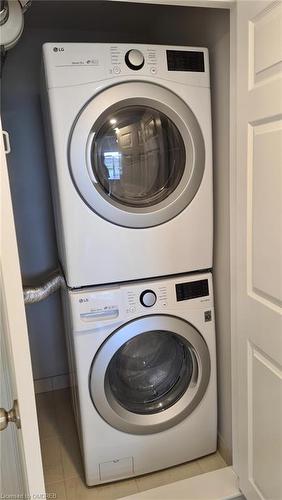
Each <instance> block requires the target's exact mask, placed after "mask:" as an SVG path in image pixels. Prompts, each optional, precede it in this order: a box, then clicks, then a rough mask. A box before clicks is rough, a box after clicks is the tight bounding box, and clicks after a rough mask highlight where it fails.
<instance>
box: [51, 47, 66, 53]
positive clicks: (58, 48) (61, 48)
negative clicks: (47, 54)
mask: <svg viewBox="0 0 282 500" xmlns="http://www.w3.org/2000/svg"><path fill="white" fill-rule="evenodd" d="M64 50H65V49H64V47H54V48H53V52H64Z"/></svg>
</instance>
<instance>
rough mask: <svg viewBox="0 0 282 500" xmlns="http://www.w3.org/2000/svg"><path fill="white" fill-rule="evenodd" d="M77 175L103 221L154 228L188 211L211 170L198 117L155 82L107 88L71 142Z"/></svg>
mask: <svg viewBox="0 0 282 500" xmlns="http://www.w3.org/2000/svg"><path fill="white" fill-rule="evenodd" d="M69 165H70V170H71V178H72V180H73V182H74V184H75V187H76V189H77V191H78V193H79V195H80V196H81V197H82V198H83V200H84V201H85V202H86V203H87V204H88V206H89V207H90V208H91V209H92V210H93V211H94V212H96V213H97V214H98V215H100V216H101V217H102V218H103V219H106V220H107V221H109V222H112V223H114V224H117V225H120V226H124V227H132V228H146V227H152V226H157V225H159V224H163V223H165V222H167V221H169V220H171V219H172V218H173V217H175V216H177V215H178V214H179V213H181V212H182V211H183V210H184V209H185V208H186V207H187V206H188V205H189V203H191V201H192V200H193V198H194V197H195V195H196V193H197V191H198V189H199V187H200V184H201V181H202V177H203V174H204V169H205V144H204V139H203V135H202V132H201V129H200V126H199V124H198V121H197V119H196V117H195V115H194V114H193V112H192V111H191V109H190V108H189V107H188V106H187V104H185V102H184V101H182V99H180V97H178V96H176V95H175V94H174V93H173V92H171V91H169V90H168V89H165V88H164V87H161V86H159V85H156V84H153V83H147V82H136V81H135V82H130V83H121V84H118V85H115V86H113V87H109V88H107V89H106V90H103V91H101V92H100V93H99V94H98V95H96V96H95V97H94V98H93V99H92V100H90V101H89V102H88V103H87V104H86V106H85V107H84V108H83V110H82V111H81V113H80V114H79V116H78V117H77V120H76V122H75V124H74V127H73V130H72V133H71V136H70V142H69Z"/></svg>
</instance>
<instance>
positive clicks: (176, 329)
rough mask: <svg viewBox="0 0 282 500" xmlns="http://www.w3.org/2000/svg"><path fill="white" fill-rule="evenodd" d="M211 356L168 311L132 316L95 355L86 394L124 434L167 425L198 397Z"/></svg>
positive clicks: (188, 410) (193, 332)
mask: <svg viewBox="0 0 282 500" xmlns="http://www.w3.org/2000/svg"><path fill="white" fill-rule="evenodd" d="M209 378H210V356H209V351H208V347H207V345H206V342H205V341H204V339H203V337H202V336H201V334H200V333H199V332H198V331H197V330H196V329H195V328H194V327H193V326H192V325H191V324H190V323H188V322H187V321H184V320H182V319H180V318H176V317H174V316H169V315H152V316H145V317H143V318H139V319H136V320H133V321H131V322H129V323H127V324H126V325H124V326H122V327H121V328H119V329H117V330H116V331H115V332H114V333H113V334H112V335H111V336H110V337H109V338H108V339H107V340H106V341H105V342H104V343H103V344H102V346H101V347H100V349H99V351H98V352H97V354H96V356H95V357H94V360H93V363H92V366H91V370H90V374H89V389H90V395H91V398H92V401H93V404H94V405H95V407H96V409H97V411H98V413H99V414H100V415H101V416H102V418H104V419H105V420H106V421H107V422H108V423H109V424H110V425H112V426H113V427H115V428H117V429H120V430H122V431H124V432H132V433H136V434H148V433H152V432H159V431H161V430H163V429H167V428H169V427H171V426H173V425H175V424H176V423H177V422H179V421H181V420H182V419H183V418H185V417H186V416H187V415H189V414H190V413H191V412H192V411H193V410H194V409H195V408H196V407H197V405H198V404H199V403H200V401H201V400H202V398H203V396H204V394H205V391H206V388H207V385H208V382H209Z"/></svg>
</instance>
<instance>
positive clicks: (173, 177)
mask: <svg viewBox="0 0 282 500" xmlns="http://www.w3.org/2000/svg"><path fill="white" fill-rule="evenodd" d="M185 162H186V154H185V146H184V142H183V139H182V137H181V134H180V132H179V130H178V129H177V127H176V126H175V124H174V123H173V122H172V120H171V119H170V118H168V117H167V116H166V115H165V114H164V113H161V112H160V111H157V110H155V109H153V108H150V107H147V106H128V107H125V108H122V109H119V110H118V111H116V112H114V113H112V114H110V115H106V116H104V117H103V121H102V123H100V124H99V126H97V127H95V135H94V138H93V142H92V148H91V166H92V169H93V174H94V177H95V179H97V181H98V182H99V184H100V186H101V187H102V189H103V191H104V193H105V194H106V195H108V196H110V197H111V199H113V200H115V201H116V202H117V203H121V204H122V205H125V206H129V207H139V208H141V207H150V206H153V205H156V204H157V203H160V202H161V201H163V200H164V199H166V198H167V197H168V196H169V195H170V194H171V193H172V192H173V191H174V190H175V188H176V187H177V186H178V184H179V182H180V180H181V178H182V176H183V172H184V169H185Z"/></svg>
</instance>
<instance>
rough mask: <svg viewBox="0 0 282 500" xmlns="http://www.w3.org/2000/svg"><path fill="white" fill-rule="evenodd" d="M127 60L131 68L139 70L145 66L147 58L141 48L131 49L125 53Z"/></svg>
mask: <svg viewBox="0 0 282 500" xmlns="http://www.w3.org/2000/svg"><path fill="white" fill-rule="evenodd" d="M125 62H126V64H127V66H128V67H129V68H130V69H133V70H138V69H141V68H143V66H144V63H145V58H144V56H143V54H142V52H140V50H137V49H131V50H129V51H128V52H126V54H125Z"/></svg>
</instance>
